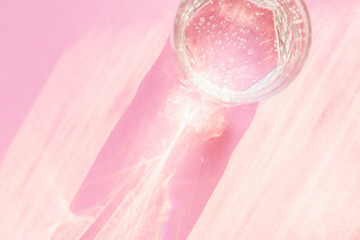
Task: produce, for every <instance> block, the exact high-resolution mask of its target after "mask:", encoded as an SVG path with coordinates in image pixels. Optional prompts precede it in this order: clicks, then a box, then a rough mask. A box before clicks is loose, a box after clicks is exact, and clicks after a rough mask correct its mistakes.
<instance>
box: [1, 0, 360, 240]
mask: <svg viewBox="0 0 360 240" xmlns="http://www.w3.org/2000/svg"><path fill="white" fill-rule="evenodd" d="M309 3H310V13H311V14H312V16H313V26H314V38H313V40H314V41H313V42H314V44H313V50H312V53H311V55H310V57H309V60H308V63H307V66H306V68H305V69H304V71H303V72H302V74H301V75H300V76H299V78H298V79H297V80H296V81H295V82H294V84H293V85H292V86H291V87H290V88H289V89H287V90H286V91H284V92H283V93H281V94H280V95H279V96H276V97H274V98H273V99H271V100H267V101H265V102H263V103H261V104H260V106H259V109H258V111H257V113H256V116H255V119H254V121H253V122H252V123H251V127H250V128H249V130H248V132H247V133H246V135H244V137H242V136H243V134H244V132H245V130H246V129H247V128H248V126H249V124H250V122H251V121H252V118H253V116H254V113H255V109H256V105H250V106H242V107H238V108H233V109H229V110H227V111H226V113H225V116H226V119H227V125H226V128H225V129H224V132H223V134H222V135H221V136H220V137H216V138H211V139H208V138H206V137H204V136H203V135H202V134H200V133H198V134H192V133H191V131H190V130H185V129H183V130H184V131H183V135H182V137H181V138H180V137H179V138H177V137H178V136H180V135H179V134H178V132H179V130H181V129H182V128H181V127H179V126H177V125H176V124H177V122H176V121H172V120H169V118H167V117H166V113H165V112H164V108H165V106H166V99H167V97H168V96H169V94H171V93H172V92H173V91H174V88H176V86H177V85H178V81H177V77H176V74H175V70H174V68H173V66H174V64H173V62H172V59H173V58H172V56H171V50H170V47H169V44H168V43H167V42H166V41H167V39H168V36H169V33H170V30H171V28H172V21H173V17H174V14H175V11H176V7H177V4H178V2H176V1H162V0H156V1H155V0H154V1H143V0H134V1H106V2H100V1H95V0H94V1H87V2H86V3H82V2H80V1H72V2H71V3H64V2H62V1H55V2H54V1H52V2H51V3H42V4H40V3H36V2H35V1H27V2H26V3H22V4H19V3H16V2H12V3H4V4H3V7H2V10H4V14H2V15H1V21H0V24H1V31H2V32H1V34H2V37H1V38H0V41H1V44H0V50H1V55H0V63H1V66H3V69H2V70H1V71H0V93H1V95H0V97H1V101H0V115H1V118H0V127H1V141H0V144H1V145H0V154H2V155H3V159H2V162H1V165H0V196H1V198H0V238H1V239H79V238H81V239H94V238H95V237H96V238H97V239H125V238H124V230H126V231H127V232H126V234H129V235H128V236H129V237H130V238H131V237H133V238H135V236H140V237H143V239H152V238H151V237H153V236H155V237H156V236H157V237H159V236H160V237H161V238H163V239H185V238H186V236H188V234H189V233H190V232H191V233H190V235H189V239H245V240H249V239H257V240H259V239H260V240H267V239H299V240H303V239H306V240H307V239H324V240H325V239H326V240H329V239H330V240H332V239H334V240H337V239H349V240H354V239H358V238H359V234H358V232H359V228H360V222H359V220H360V219H359V217H358V216H359V215H360V206H359V202H360V201H359V199H360V197H359V189H358V186H359V162H358V159H359V158H358V156H359V154H360V152H359V148H358V146H359V144H360V142H359V137H358V136H359V135H360V125H359V121H358V115H359V113H360V112H359V109H360V107H359V106H360V102H359V100H360V98H359V96H360V95H359V91H360V87H359V82H360V81H359V79H358V77H357V76H359V70H358V65H359V58H358V52H359V51H360V49H359V46H358V44H357V43H358V42H359V41H360V32H359V24H358V23H359V16H360V15H359V12H360V4H359V3H357V2H356V1H345V2H341V3H339V2H337V1H327V2H326V4H325V3H324V2H323V1H320V0H318V1H312V2H310V1H309ZM345 6H346V7H345ZM328 16H333V17H332V18H329V17H328ZM164 46H165V47H164ZM350 46H351V47H350ZM329 49H332V51H329ZM159 56H160V57H159ZM16 132H17V133H16ZM174 139H179V140H178V141H176V142H175V141H174ZM240 139H241V141H240ZM169 149H170V150H171V151H169ZM234 149H235V150H234ZM233 150H234V151H233ZM167 153H168V154H167ZM164 158H166V159H170V161H166V164H165V165H166V166H163V167H161V168H157V166H161V165H159V163H161V160H163V159H164ZM228 161H229V162H228ZM156 162H157V163H156ZM153 163H156V164H153ZM227 164H228V165H227ZM226 166H227V167H226ZM225 168H226V170H225ZM157 169H160V170H161V171H160V170H157ZM156 173H160V174H156ZM223 173H224V174H223ZM222 175H223V176H222ZM220 178H221V181H220V182H219V184H218V185H217V183H218V181H219V180H220ZM140 180H144V181H140ZM215 187H216V190H215V191H214V193H213V194H212V192H213V190H214V188H215ZM149 196H151V197H149ZM210 196H211V197H210ZM209 198H210V200H209ZM208 200H209V201H208ZM205 205H206V207H205V210H204V211H203V209H204V206H205ZM129 209H130V211H127V213H128V215H126V212H125V210H129ZM143 213H146V214H143ZM137 220H142V221H137ZM127 225H128V226H127ZM194 226H195V227H194ZM137 227H138V228H137ZM131 231H133V232H131ZM133 233H134V234H135V235H131V234H133ZM119 234H120V235H119ZM142 234H146V235H145V236H144V235H142Z"/></svg>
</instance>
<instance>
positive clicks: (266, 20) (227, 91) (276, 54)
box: [173, 0, 311, 105]
mask: <svg viewBox="0 0 360 240" xmlns="http://www.w3.org/2000/svg"><path fill="white" fill-rule="evenodd" d="M310 39H311V25H310V19H309V15H308V12H307V9H306V7H305V4H304V2H303V1H302V0H253V1H249V0H183V1H182V3H181V5H180V7H179V9H178V12H177V16H176V21H175V28H174V33H173V48H174V49H175V52H176V55H177V57H178V60H179V61H178V62H179V63H180V66H181V69H182V74H181V76H182V77H181V81H182V83H184V84H185V85H186V86H188V87H190V88H191V89H193V90H195V91H198V92H201V93H202V94H203V95H205V96H208V97H210V98H211V99H213V100H216V101H219V102H222V103H225V104H226V105H237V104H243V103H250V102H256V101H259V100H261V99H263V98H266V97H269V96H272V95H273V94H275V93H277V92H278V91H280V90H281V89H283V88H284V87H285V86H287V85H288V84H289V83H290V82H291V81H292V80H293V79H294V78H295V77H296V75H297V74H298V73H299V71H300V70H301V68H302V67H303V65H304V62H305V60H306V57H307V55H308V53H309V48H310Z"/></svg>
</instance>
